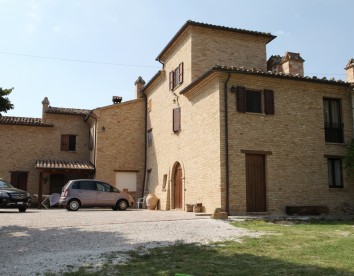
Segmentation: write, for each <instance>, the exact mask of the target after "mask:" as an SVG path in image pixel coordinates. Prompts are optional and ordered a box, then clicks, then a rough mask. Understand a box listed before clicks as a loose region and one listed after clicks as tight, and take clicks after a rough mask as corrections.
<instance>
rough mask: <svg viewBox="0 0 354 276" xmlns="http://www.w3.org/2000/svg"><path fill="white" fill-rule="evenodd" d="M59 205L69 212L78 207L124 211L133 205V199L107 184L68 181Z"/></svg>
mask: <svg viewBox="0 0 354 276" xmlns="http://www.w3.org/2000/svg"><path fill="white" fill-rule="evenodd" d="M59 205H60V206H65V207H66V209H67V210H69V211H77V210H79V209H80V207H111V208H112V209H113V210H126V209H127V208H128V207H132V206H133V205H134V199H133V197H132V196H131V195H129V194H128V193H126V192H120V191H119V190H118V189H117V188H115V187H113V186H111V185H110V184H108V183H105V182H102V181H98V180H93V179H76V180H70V181H69V182H68V183H67V184H66V185H65V186H64V187H63V190H62V193H61V196H60V199H59Z"/></svg>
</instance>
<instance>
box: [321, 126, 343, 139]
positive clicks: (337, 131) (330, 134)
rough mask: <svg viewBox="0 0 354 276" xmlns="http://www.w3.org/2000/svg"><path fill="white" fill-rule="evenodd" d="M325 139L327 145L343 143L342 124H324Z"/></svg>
mask: <svg viewBox="0 0 354 276" xmlns="http://www.w3.org/2000/svg"><path fill="white" fill-rule="evenodd" d="M324 127H325V139H326V142H329V143H344V137H343V128H344V124H339V123H325V126H324Z"/></svg>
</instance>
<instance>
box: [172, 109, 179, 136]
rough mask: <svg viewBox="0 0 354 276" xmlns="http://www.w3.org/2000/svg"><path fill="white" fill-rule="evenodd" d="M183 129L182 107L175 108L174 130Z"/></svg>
mask: <svg viewBox="0 0 354 276" xmlns="http://www.w3.org/2000/svg"><path fill="white" fill-rule="evenodd" d="M180 130H181V108H180V107H178V108H174V109H173V132H177V131H180Z"/></svg>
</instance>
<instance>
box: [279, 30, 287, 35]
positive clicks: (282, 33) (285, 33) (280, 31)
mask: <svg viewBox="0 0 354 276" xmlns="http://www.w3.org/2000/svg"><path fill="white" fill-rule="evenodd" d="M276 34H277V35H290V32H285V31H283V30H278V31H277V32H276Z"/></svg>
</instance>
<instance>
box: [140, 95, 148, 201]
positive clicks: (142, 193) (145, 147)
mask: <svg viewBox="0 0 354 276" xmlns="http://www.w3.org/2000/svg"><path fill="white" fill-rule="evenodd" d="M141 94H142V96H143V97H144V101H145V103H144V105H145V126H144V131H145V133H144V135H143V137H144V139H145V141H144V150H145V156H144V177H143V189H142V191H141V197H144V192H145V178H146V163H147V137H146V135H147V97H146V95H145V93H144V91H141Z"/></svg>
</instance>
